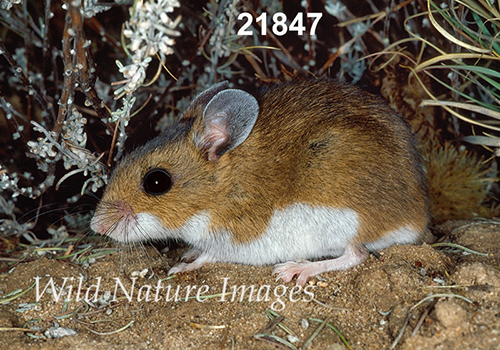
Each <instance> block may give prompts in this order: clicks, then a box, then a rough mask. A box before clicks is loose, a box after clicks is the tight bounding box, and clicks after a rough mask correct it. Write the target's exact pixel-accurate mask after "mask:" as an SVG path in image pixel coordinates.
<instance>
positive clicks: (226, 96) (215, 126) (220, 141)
mask: <svg viewBox="0 0 500 350" xmlns="http://www.w3.org/2000/svg"><path fill="white" fill-rule="evenodd" d="M258 115H259V104H258V103H257V100H256V99H255V97H253V96H252V95H250V94H249V93H247V92H245V91H242V90H236V89H227V90H223V91H220V92H219V93H217V94H216V95H215V96H214V97H213V98H212V99H211V100H210V102H209V103H208V104H207V106H206V107H205V110H204V111H203V118H202V121H201V123H202V125H201V129H202V130H201V132H199V133H197V135H196V136H195V142H196V144H197V146H198V147H199V148H201V149H203V151H205V152H206V153H207V155H208V160H209V161H212V162H213V161H216V160H217V159H219V157H221V156H222V155H223V154H224V153H226V152H228V151H230V150H232V149H233V148H235V147H236V146H238V145H239V144H241V143H242V142H243V141H245V139H246V138H247V137H248V135H249V134H250V131H252V128H253V126H254V124H255V121H256V120H257V116H258Z"/></svg>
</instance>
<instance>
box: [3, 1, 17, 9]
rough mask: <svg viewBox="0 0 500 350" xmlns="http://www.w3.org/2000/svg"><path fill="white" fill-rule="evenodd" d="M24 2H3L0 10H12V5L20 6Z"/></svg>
mask: <svg viewBox="0 0 500 350" xmlns="http://www.w3.org/2000/svg"><path fill="white" fill-rule="evenodd" d="M21 1H22V0H2V1H1V2H0V9H2V10H10V9H11V7H12V5H14V4H20V3H21Z"/></svg>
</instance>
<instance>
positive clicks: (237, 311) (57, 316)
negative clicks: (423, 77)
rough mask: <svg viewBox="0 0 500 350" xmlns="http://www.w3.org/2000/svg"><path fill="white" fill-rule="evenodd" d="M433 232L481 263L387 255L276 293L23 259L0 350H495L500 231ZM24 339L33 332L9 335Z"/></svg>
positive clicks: (152, 265) (1, 321)
mask: <svg viewBox="0 0 500 350" xmlns="http://www.w3.org/2000/svg"><path fill="white" fill-rule="evenodd" d="M438 231H439V233H440V234H441V235H442V234H449V240H450V241H451V242H453V243H456V244H460V245H463V246H466V247H468V248H470V249H473V250H476V251H479V252H482V253H487V254H488V256H479V255H475V254H466V253H464V252H463V251H459V250H456V251H450V250H448V251H446V252H443V251H442V250H437V249H436V248H433V247H431V246H429V245H427V244H423V245H420V246H414V245H407V246H393V247H390V248H388V249H385V250H383V251H380V252H379V254H380V256H377V257H376V256H374V255H371V256H370V258H369V259H368V261H366V262H365V263H363V264H361V265H360V266H357V267H355V268H353V269H351V270H349V271H345V272H330V273H325V274H323V275H321V276H319V277H318V278H314V279H313V280H312V281H310V284H308V285H307V286H305V287H304V288H299V287H295V285H294V284H293V283H290V284H286V285H282V284H280V282H276V281H275V279H274V278H273V276H272V274H271V273H272V267H253V266H242V265H235V264H209V265H206V266H204V267H203V268H201V269H200V270H198V271H194V272H191V273H186V274H183V275H180V276H176V277H175V278H172V279H168V280H165V278H167V271H168V269H169V267H171V266H173V265H175V264H176V263H177V262H178V261H179V257H180V255H181V254H182V252H183V249H175V250H171V251H169V252H167V253H165V254H159V253H157V252H156V251H155V249H153V248H152V247H148V248H145V249H142V248H141V247H140V246H136V247H128V248H124V249H120V250H119V251H117V252H116V253H113V254H108V255H105V256H104V257H102V258H98V259H96V260H95V262H92V263H91V264H83V265H81V264H75V263H74V262H70V261H68V259H60V260H57V259H55V257H54V256H51V257H47V256H44V257H40V258H35V256H36V255H32V256H30V257H29V259H27V260H29V261H26V262H23V263H19V264H17V265H16V266H15V267H14V268H12V267H11V266H7V264H6V263H3V265H2V266H1V267H2V270H1V271H3V273H1V274H0V299H6V296H7V295H8V294H9V293H11V292H13V291H16V290H19V289H22V290H26V289H27V288H29V287H30V286H32V285H34V287H33V288H32V289H31V290H29V291H28V292H27V293H25V294H24V295H22V296H20V297H17V298H15V299H14V300H12V301H10V302H8V303H3V304H1V305H0V327H3V328H2V331H1V332H0V348H2V349H7V348H8V349H51V350H59V349H67V348H72V349H231V348H234V349H277V348H278V346H277V345H275V344H273V343H272V342H274V343H277V342H279V341H280V339H283V340H285V341H287V342H289V343H290V344H291V345H290V346H289V345H281V346H282V348H285V349H289V348H292V349H293V348H294V347H295V348H297V349H299V348H307V349H329V350H337V349H339V350H340V349H348V345H346V344H345V343H344V342H343V341H342V340H341V338H340V337H339V336H338V335H337V333H336V332H334V330H333V329H332V328H330V327H329V325H332V326H334V327H336V328H337V329H338V331H339V332H340V333H341V334H342V335H343V336H344V337H345V339H346V341H347V342H348V344H349V346H350V347H352V348H353V349H389V348H390V347H391V346H392V345H393V344H395V348H396V349H408V350H409V349H412V350H415V349H450V350H451V349H499V348H500V345H499V344H500V270H499V264H500V239H499V238H500V223H496V222H485V221H468V222H449V223H447V224H445V225H443V226H441V227H440V228H439V230H438ZM139 248H140V249H139ZM439 249H442V248H439ZM143 269H148V271H147V273H146V275H144V274H142V275H141V273H140V272H141V271H142V270H143ZM136 274H138V276H137V277H135V282H134V284H133V283H132V281H134V277H133V276H134V275H136ZM152 274H153V276H152V277H151V275H152ZM142 276H144V277H142ZM37 277H38V279H36V278H37ZM36 281H38V282H36ZM51 282H52V283H53V286H52V284H51ZM157 286H161V287H163V289H158V288H157ZM37 287H38V291H37ZM46 287H47V288H46ZM53 289H54V291H55V293H54V291H53ZM243 289H244V290H245V293H242V292H243ZM223 291H225V292H226V293H227V294H225V295H221V293H222V292H223ZM78 293H79V294H78ZM85 294H87V299H88V302H85V301H84V300H77V298H79V299H82V298H84V296H85ZM433 296H434V297H433ZM37 297H38V299H39V300H38V301H37ZM57 297H59V300H57ZM203 297H208V298H206V299H203ZM7 298H9V297H7ZM155 299H156V300H155ZM26 303H27V304H26ZM273 309H274V310H275V314H270V316H271V318H272V317H276V316H277V315H280V316H282V317H283V319H282V320H281V322H278V321H279V320H277V319H275V320H274V321H270V317H269V316H267V314H266V310H268V313H270V312H269V310H273ZM321 321H327V323H324V322H323V323H322V322H321ZM282 326H284V327H282ZM22 327H24V328H31V329H33V331H30V332H28V331H22V330H18V329H17V330H14V329H13V330H6V328H9V329H10V328H22ZM51 327H59V328H52V329H51V331H52V333H51V334H52V335H51V337H52V338H49V337H47V335H48V334H49V329H50V328H51ZM124 327H125V328H124ZM321 327H322V328H321ZM122 328H124V329H122ZM284 329H287V330H288V332H290V333H291V334H287V332H286V331H285V330H284ZM317 331H319V332H317ZM315 332H316V333H317V336H316V337H314V338H312V336H313V335H314V334H315ZM58 333H63V334H70V335H66V336H63V337H62V338H55V337H56V336H57V334H58ZM311 338H312V339H311Z"/></svg>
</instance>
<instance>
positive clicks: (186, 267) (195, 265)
mask: <svg viewBox="0 0 500 350" xmlns="http://www.w3.org/2000/svg"><path fill="white" fill-rule="evenodd" d="M190 252H196V253H198V251H196V250H190V251H189V252H188V253H187V254H189V253H190ZM216 261H217V260H215V259H214V258H213V257H212V256H211V255H209V254H206V253H201V254H200V255H199V256H198V258H197V259H196V260H195V261H193V262H191V263H189V264H186V263H180V264H179V265H176V266H174V267H172V268H171V269H170V271H168V274H169V275H173V274H176V273H182V272H188V271H193V270H196V269H199V268H200V267H202V266H203V265H205V264H206V263H214V262H216Z"/></svg>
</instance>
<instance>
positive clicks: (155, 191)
mask: <svg viewBox="0 0 500 350" xmlns="http://www.w3.org/2000/svg"><path fill="white" fill-rule="evenodd" d="M142 185H143V187H144V191H146V193H148V194H151V195H153V196H158V195H160V194H164V193H165V192H168V191H170V189H171V188H172V176H170V174H169V173H168V171H166V170H165V169H153V170H150V171H148V172H147V173H146V175H145V176H144V179H143V180H142Z"/></svg>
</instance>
